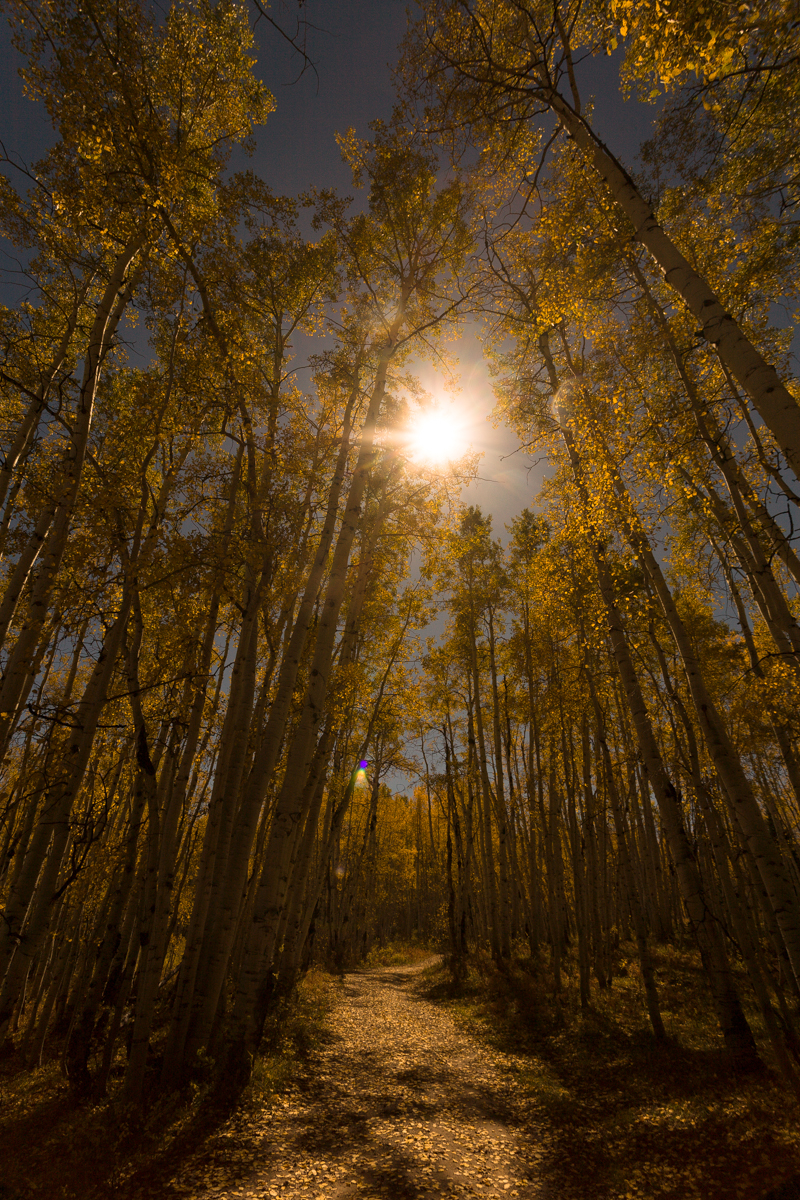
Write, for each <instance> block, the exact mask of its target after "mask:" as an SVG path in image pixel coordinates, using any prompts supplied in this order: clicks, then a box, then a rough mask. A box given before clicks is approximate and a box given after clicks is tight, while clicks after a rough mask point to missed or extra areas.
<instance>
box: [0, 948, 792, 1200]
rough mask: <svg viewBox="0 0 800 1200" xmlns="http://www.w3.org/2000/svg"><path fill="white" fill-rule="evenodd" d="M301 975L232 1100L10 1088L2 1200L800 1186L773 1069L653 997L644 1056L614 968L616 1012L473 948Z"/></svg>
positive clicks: (779, 1197)
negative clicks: (743, 1058) (39, 1098)
mask: <svg viewBox="0 0 800 1200" xmlns="http://www.w3.org/2000/svg"><path fill="white" fill-rule="evenodd" d="M679 965H680V964H676V963H673V964H672V970H673V973H675V972H677V969H678V966H679ZM685 965H686V964H684V966H685ZM313 976H314V978H313V981H312V984H311V990H310V994H311V995H312V1007H315V1010H316V1016H317V1018H319V1017H320V1013H321V1012H322V1010H323V1009H324V1013H323V1015H322V1017H321V1019H317V1020H316V1022H313V1021H312V1022H309V1021H308V1020H307V1016H308V1014H306V1020H305V1025H304V1023H303V1019H302V1018H301V1019H300V1021H299V1023H298V1024H297V1028H296V1029H295V1031H294V1041H293V1050H292V1053H291V1054H289V1055H287V1054H286V1052H285V1047H284V1050H283V1051H280V1050H279V1049H278V1050H277V1052H276V1053H275V1054H273V1055H267V1056H266V1057H265V1059H264V1060H263V1061H262V1062H261V1063H260V1064H259V1066H258V1068H257V1070H256V1072H255V1076H254V1080H253V1082H252V1084H251V1086H250V1088H249V1090H248V1093H247V1095H246V1096H245V1098H244V1100H243V1102H242V1103H241V1104H240V1106H239V1107H238V1108H237V1109H236V1110H235V1112H234V1113H233V1114H232V1115H230V1114H229V1115H227V1116H225V1117H221V1116H219V1114H217V1115H216V1116H215V1114H214V1112H213V1110H211V1109H208V1108H207V1107H206V1106H204V1105H202V1104H199V1103H197V1104H195V1105H194V1106H193V1107H190V1111H189V1112H188V1114H185V1115H184V1116H183V1117H180V1118H179V1119H176V1117H175V1114H174V1113H173V1114H172V1115H170V1113H169V1112H167V1111H166V1110H164V1109H154V1110H153V1111H152V1112H150V1113H149V1114H145V1116H144V1118H140V1119H139V1123H138V1124H137V1122H136V1121H133V1120H131V1121H128V1122H125V1121H122V1120H121V1119H120V1118H119V1110H115V1109H114V1108H113V1106H112V1105H106V1106H105V1108H103V1107H102V1106H98V1107H96V1108H89V1109H84V1110H83V1115H82V1118H81V1115H80V1114H77V1115H76V1113H75V1110H74V1106H73V1108H72V1110H69V1101H68V1097H67V1096H66V1095H63V1094H62V1095H61V1096H60V1098H59V1096H57V1095H55V1094H53V1095H51V1096H50V1099H49V1101H48V1102H47V1104H46V1105H45V1108H44V1109H42V1105H41V1104H40V1105H38V1106H37V1104H36V1103H34V1102H33V1101H29V1102H28V1104H27V1105H23V1106H22V1108H19V1106H18V1105H17V1108H15V1098H14V1095H13V1094H10V1093H8V1092H6V1095H4V1097H3V1110H4V1111H3V1113H2V1115H0V1163H2V1164H3V1168H2V1171H1V1172H0V1200H29V1198H30V1200H39V1198H40V1197H41V1198H42V1200H44V1198H45V1197H47V1200H72V1198H73V1197H78V1196H80V1197H81V1198H82V1200H95V1198H97V1200H105V1198H106V1197H108V1198H109V1200H110V1198H111V1197H114V1198H115V1200H117V1198H123V1197H124V1200H134V1198H136V1200H144V1198H145V1197H147V1198H148V1200H150V1198H157V1200H161V1198H163V1200H256V1198H257V1200H269V1198H272V1200H278V1198H280V1200H351V1198H352V1200H355V1198H356V1197H366V1198H370V1200H383V1198H386V1200H432V1198H434V1197H448V1196H450V1197H463V1198H465V1200H466V1198H467V1197H469V1198H477V1197H518V1198H519V1200H586V1198H590V1200H632V1198H637V1200H766V1198H767V1197H769V1200H795V1197H800V1187H798V1182H800V1174H798V1172H800V1122H798V1119H797V1111H796V1108H795V1107H794V1106H793V1105H792V1104H791V1103H790V1101H789V1099H788V1096H787V1095H786V1094H785V1093H784V1092H782V1090H781V1089H780V1088H779V1087H778V1085H777V1084H776V1081H775V1078H774V1076H772V1075H771V1074H769V1075H764V1076H756V1077H747V1078H745V1079H741V1078H738V1077H736V1076H734V1075H732V1074H731V1073H730V1072H729V1071H728V1070H727V1069H726V1068H725V1066H724V1064H723V1062H722V1059H721V1057H720V1054H719V1051H718V1050H717V1049H716V1048H709V1046H708V1045H706V1044H702V1042H703V1039H702V1037H700V1035H699V1034H696V1035H694V1042H695V1044H692V1042H693V1035H692V1033H691V1029H692V1026H691V1024H690V1023H688V1022H687V1021H684V1022H683V1026H682V1027H681V1028H679V1027H678V1026H679V1025H680V1020H679V1017H678V1015H677V1012H676V1013H675V1014H671V1013H670V1011H669V1010H668V1011H667V1012H665V1020H666V1021H667V1026H668V1030H669V1031H670V1033H673V1034H676V1035H679V1036H680V1041H681V1048H680V1049H679V1048H678V1047H677V1045H675V1044H671V1045H670V1046H668V1047H666V1048H663V1049H659V1048H658V1047H656V1046H655V1044H654V1042H653V1040H652V1038H651V1037H650V1036H649V1035H648V1034H647V1033H646V1031H644V1030H643V1029H642V1021H641V1003H640V1001H639V1002H638V1003H636V996H635V992H636V987H635V986H634V985H633V983H631V984H630V985H629V984H628V982H627V981H626V980H625V979H621V980H618V981H617V982H616V983H615V987H614V990H613V991H614V1001H613V1003H614V1009H613V1016H612V1015H611V1009H608V1010H604V1007H603V1003H601V1004H599V1005H598V1006H593V1009H592V1011H591V1013H590V1014H588V1015H587V1014H577V1013H576V1012H575V1011H574V1007H573V1009H572V1010H568V1009H567V1008H565V1009H562V1010H561V1011H559V1012H554V1011H553V1009H552V1006H551V1007H550V1008H549V1009H548V1008H547V1007H546V1006H544V1005H538V1006H537V1003H536V1001H537V996H536V987H537V984H536V982H535V980H534V979H533V978H532V977H531V976H530V974H528V973H526V972H524V971H521V970H516V971H514V970H512V972H510V973H509V974H508V975H506V976H505V977H504V978H501V977H499V976H498V975H497V973H496V972H494V971H493V969H492V968H491V966H490V964H488V963H484V964H483V965H482V966H481V964H480V963H478V964H477V966H473V968H472V969H471V971H470V974H469V976H468V978H467V979H466V980H465V981H464V982H463V983H461V984H458V985H454V984H453V983H452V981H451V979H450V977H449V973H448V972H446V971H445V970H444V968H443V967H442V966H441V963H440V960H438V959H427V960H423V961H421V962H417V963H415V964H413V965H396V966H379V967H377V968H372V969H368V970H367V969H365V970H360V971H353V972H351V973H349V974H346V975H344V976H343V977H342V978H339V979H337V978H335V977H331V976H327V975H324V974H323V973H322V972H314V973H313ZM676 977H677V976H676ZM679 982H681V981H679ZM682 982H683V983H685V980H684V981H682ZM678 991H679V992H680V993H681V994H682V995H687V994H688V993H687V992H686V988H685V986H682V987H680V988H678ZM308 994H309V993H307V995H306V1000H305V1003H306V1005H307V1006H308V1003H309V1002H308ZM665 1000H666V1005H669V1004H672V1005H673V1007H674V1008H675V1009H676V1010H677V1008H678V1004H677V1002H675V1001H673V1000H671V999H670V995H669V990H668V988H665ZM628 1002H630V1008H631V1023H629V1024H626V1020H625V1018H624V1013H625V1008H626V1004H627V1003H628ZM690 1003H691V998H690ZM673 1017H674V1019H673ZM312 1026H313V1028H312ZM671 1026H672V1028H671ZM304 1028H305V1029H306V1030H307V1031H308V1030H309V1029H310V1030H311V1032H310V1033H308V1034H307V1038H306V1044H305V1045H303V1044H302V1043H303V1038H302V1036H300V1035H302V1030H303V1029H304ZM12 1091H13V1089H12ZM9 1098H10V1100H11V1101H12V1103H11V1105H10V1107H9V1104H8V1099H9ZM17 1101H18V1098H17ZM115 1114H116V1115H115ZM115 1121H116V1122H117V1124H116V1126H115V1125H114V1122H115ZM162 1126H163V1128H164V1129H167V1128H169V1130H170V1133H169V1136H168V1137H164V1136H160V1137H159V1128H160V1127H162ZM115 1135H116V1137H115ZM115 1141H116V1144H115V1145H112V1143H114V1142H115Z"/></svg>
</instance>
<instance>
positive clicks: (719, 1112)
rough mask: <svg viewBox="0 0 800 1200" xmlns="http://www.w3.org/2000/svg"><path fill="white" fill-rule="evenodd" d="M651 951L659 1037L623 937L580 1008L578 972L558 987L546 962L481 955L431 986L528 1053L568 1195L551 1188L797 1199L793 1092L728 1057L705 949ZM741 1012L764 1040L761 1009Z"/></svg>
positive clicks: (495, 1044) (798, 1148)
mask: <svg viewBox="0 0 800 1200" xmlns="http://www.w3.org/2000/svg"><path fill="white" fill-rule="evenodd" d="M653 957H654V960H655V969H656V973H657V976H658V981H659V988H660V992H661V995H662V997H663V1010H662V1012H663V1016H664V1023H665V1026H666V1030H667V1035H668V1039H669V1040H668V1042H667V1043H666V1044H664V1045H659V1044H658V1043H657V1042H656V1041H655V1039H654V1038H653V1036H652V1033H651V1031H650V1030H649V1029H648V1028H647V1024H646V1019H645V1016H644V1014H645V1009H644V999H643V995H642V985H641V978H640V975H639V972H638V970H637V969H636V967H635V963H634V959H635V947H634V946H633V945H632V944H626V943H624V942H623V943H622V944H621V945H620V947H619V949H618V952H617V961H616V964H615V973H616V977H615V978H614V980H613V984H612V986H611V987H609V988H606V989H604V990H602V991H595V992H594V993H593V995H592V1003H591V1004H590V1006H589V1007H588V1008H587V1009H585V1010H584V1011H581V1008H580V1002H579V985H578V978H577V971H575V970H573V971H567V972H565V973H564V975H563V976H562V990H561V992H560V994H559V995H557V996H555V995H554V993H553V980H552V975H551V974H550V973H549V971H548V970H547V968H546V967H545V966H542V965H539V966H538V967H537V966H535V965H534V964H533V963H532V961H531V960H530V959H525V960H515V961H514V962H513V963H512V964H510V965H509V966H508V967H506V968H505V969H504V970H502V971H500V970H498V969H497V967H496V965H495V964H494V963H493V962H492V960H491V958H490V957H489V956H488V955H481V954H477V955H474V956H472V957H471V959H470V960H469V963H468V966H467V967H466V971H465V974H464V975H463V976H462V978H460V979H454V978H453V975H452V973H451V971H450V970H449V969H448V968H447V967H446V966H444V965H442V966H440V967H437V968H434V969H431V970H429V971H428V972H426V990H425V995H426V997H427V998H428V999H430V1000H432V1001H433V1002H434V1003H436V1004H438V1005H442V1006H443V1007H444V1008H445V1009H446V1010H447V1011H448V1012H449V1013H451V1014H452V1016H453V1017H454V1018H455V1020H456V1021H457V1023H458V1024H459V1025H460V1026H461V1027H462V1028H464V1029H466V1030H469V1031H470V1033H471V1034H473V1035H474V1036H476V1037H477V1038H478V1039H479V1040H481V1041H482V1042H484V1043H485V1044H486V1045H487V1046H488V1047H491V1048H492V1049H494V1050H498V1051H501V1052H503V1053H508V1054H512V1055H514V1056H517V1057H518V1058H519V1057H521V1058H522V1059H524V1060H526V1065H524V1066H523V1067H521V1068H520V1074H521V1079H522V1083H523V1086H524V1088H525V1090H526V1091H527V1092H528V1093H529V1094H530V1096H531V1098H532V1100H533V1103H534V1105H535V1107H536V1109H537V1110H539V1111H540V1113H541V1115H546V1116H547V1117H548V1118H549V1121H550V1124H551V1128H552V1129H553V1130H554V1131H555V1133H556V1139H557V1146H556V1149H555V1150H554V1153H553V1155H552V1158H551V1161H550V1163H549V1164H548V1171H549V1173H550V1174H551V1176H552V1178H553V1181H554V1182H555V1181H556V1180H557V1181H558V1188H561V1189H563V1192H562V1191H560V1190H558V1188H557V1189H556V1191H555V1192H554V1193H553V1194H555V1195H561V1194H569V1195H572V1194H580V1191H578V1192H577V1193H576V1192H575V1189H576V1188H578V1189H579V1188H580V1180H581V1179H583V1180H595V1181H597V1180H600V1179H602V1180H605V1182H606V1185H607V1186H608V1187H609V1188H612V1189H613V1190H614V1194H620V1195H623V1196H625V1195H629V1196H634V1195H635V1196H651V1195H659V1196H661V1195H675V1196H703V1197H708V1196H711V1195H714V1196H725V1195H729V1196H731V1197H734V1196H738V1197H746V1198H747V1200H750V1198H753V1200H767V1198H769V1200H773V1198H774V1200H793V1198H794V1197H795V1196H800V1173H799V1172H800V1128H798V1122H797V1113H796V1108H795V1106H794V1104H793V1103H792V1101H791V1099H790V1097H789V1096H788V1095H787V1094H786V1092H785V1091H784V1089H782V1088H781V1086H780V1083H779V1081H778V1080H777V1079H776V1077H775V1074H774V1072H773V1071H764V1072H762V1073H759V1072H756V1073H750V1074H742V1073H741V1072H738V1071H736V1070H735V1069H733V1068H732V1067H731V1066H730V1064H729V1062H728V1060H726V1057H725V1055H724V1051H723V1050H722V1047H721V1045H720V1039H719V1033H718V1030H717V1029H716V1027H715V1023H714V1020H713V1014H712V1012H711V1011H710V1007H709V1003H708V998H707V995H706V991H707V988H706V985H705V982H704V978H703V974H702V968H701V966H700V963H699V961H698V958H697V955H696V954H694V953H692V952H690V951H681V950H677V949H676V948H675V947H673V946H656V947H654V953H653ZM747 1015H748V1020H750V1021H751V1023H752V1026H753V1029H754V1031H755V1032H756V1034H757V1036H758V1039H759V1042H761V1041H762V1038H761V1036H759V1035H760V1033H761V1031H760V1030H759V1021H758V1016H757V1014H756V1012H755V1011H752V1012H751V1011H750V1010H748V1013H747ZM586 1186H587V1187H588V1186H589V1185H588V1183H587V1184H586ZM617 1189H619V1190H618V1191H617ZM585 1194H586V1195H589V1192H588V1191H586V1192H585Z"/></svg>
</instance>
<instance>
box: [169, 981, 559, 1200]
mask: <svg viewBox="0 0 800 1200" xmlns="http://www.w3.org/2000/svg"><path fill="white" fill-rule="evenodd" d="M428 965H430V964H429V963H421V964H419V965H418V966H415V967H391V968H382V969H378V970H373V971H361V972H354V973H353V974H350V975H347V976H345V979H344V987H343V993H342V994H341V998H340V1000H339V1001H338V1003H337V1005H336V1008H335V1009H334V1012H333V1013H332V1016H331V1021H330V1025H331V1029H332V1031H333V1037H332V1039H331V1041H330V1042H329V1044H327V1045H325V1046H324V1047H322V1048H321V1049H319V1050H317V1051H315V1052H314V1054H313V1055H312V1057H311V1059H310V1061H309V1063H308V1065H307V1067H306V1070H305V1073H304V1076H303V1077H301V1079H300V1087H299V1090H298V1091H297V1092H296V1093H292V1094H291V1095H290V1097H289V1098H284V1100H283V1101H279V1102H278V1104H277V1105H276V1106H274V1107H272V1108H271V1110H270V1111H265V1112H264V1113H263V1114H259V1113H253V1112H252V1111H250V1112H249V1113H248V1114H247V1115H246V1116H245V1115H244V1114H243V1115H242V1116H241V1117H239V1118H236V1119H234V1120H233V1121H232V1122H231V1123H230V1124H229V1125H228V1126H226V1128H225V1129H224V1130H223V1131H222V1132H221V1133H220V1134H218V1135H217V1136H216V1137H215V1138H214V1140H213V1142H212V1144H211V1145H209V1146H208V1147H207V1148H206V1149H205V1150H204V1152H203V1153H202V1155H201V1156H200V1157H199V1158H197V1159H195V1160H194V1161H193V1162H192V1163H191V1164H190V1166H189V1167H188V1168H186V1169H184V1170H183V1171H182V1172H181V1174H180V1176H179V1177H178V1178H176V1179H174V1180H172V1181H170V1183H171V1187H170V1192H171V1194H172V1195H173V1196H191V1197H192V1198H193V1200H206V1198H208V1200H210V1198H211V1197H219V1198H222V1197H230V1198H231V1200H233V1198H234V1197H259V1198H266V1197H281V1198H283V1200H287V1198H288V1200H293V1198H294V1197H297V1198H298V1200H306V1198H312V1197H313V1198H314V1200H317V1198H319V1200H322V1198H325V1200H346V1198H347V1197H374V1198H375V1200H378V1198H379V1197H387V1198H388V1197H391V1198H392V1200H412V1198H413V1200H417V1198H420V1200H421V1198H422V1197H433V1196H459V1197H461V1196H463V1197H478V1196H480V1197H520V1198H521V1200H534V1198H536V1200H549V1196H550V1193H549V1190H548V1189H547V1188H546V1187H545V1185H544V1184H543V1183H541V1182H540V1181H539V1178H538V1172H537V1161H539V1160H540V1159H541V1157H542V1156H543V1155H545V1154H546V1153H547V1141H548V1138H547V1134H546V1132H545V1131H544V1129H537V1128H536V1127H535V1121H534V1122H532V1120H531V1113H530V1109H529V1105H528V1104H527V1103H526V1101H525V1096H524V1093H523V1091H522V1089H521V1088H520V1085H519V1084H518V1082H517V1077H516V1072H515V1070H514V1068H515V1065H516V1060H514V1059H513V1058H512V1056H510V1055H502V1054H498V1053H497V1052H489V1051H487V1048H486V1047H485V1046H483V1045H480V1044H479V1043H478V1042H477V1041H475V1040H474V1039H473V1038H472V1037H470V1036H469V1035H468V1034H466V1033H464V1032H463V1031H461V1030H459V1029H458V1028H457V1026H456V1025H455V1023H454V1022H453V1020H452V1018H451V1017H450V1016H449V1015H448V1014H447V1013H446V1012H443V1011H442V1010H441V1009H440V1008H437V1007H436V1006H435V1005H433V1004H431V1003H430V1002H429V1001H427V1000H426V999H425V998H424V996H423V995H422V989H421V987H420V980H419V975H420V972H421V971H422V970H423V969H424V967H425V966H428ZM526 1110H527V1111H526Z"/></svg>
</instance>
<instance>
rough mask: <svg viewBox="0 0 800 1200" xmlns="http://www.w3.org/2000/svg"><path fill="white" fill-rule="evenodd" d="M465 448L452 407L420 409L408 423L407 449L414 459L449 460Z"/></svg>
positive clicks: (420, 460) (460, 429) (457, 455)
mask: <svg viewBox="0 0 800 1200" xmlns="http://www.w3.org/2000/svg"><path fill="white" fill-rule="evenodd" d="M466 450H467V443H466V439H465V437H464V431H463V427H462V425H461V423H460V421H459V420H458V418H457V416H456V414H455V413H454V412H452V411H451V412H447V411H445V410H444V409H435V410H434V411H433V412H424V413H420V414H419V415H418V417H417V418H416V420H415V421H414V423H413V424H412V425H411V428H410V431H409V439H408V453H409V455H410V457H411V458H413V459H415V460H416V461H417V462H429V463H444V462H452V460H453V459H456V458H461V456H462V455H463V454H465V453H466Z"/></svg>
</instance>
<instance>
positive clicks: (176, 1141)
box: [0, 947, 398, 1200]
mask: <svg viewBox="0 0 800 1200" xmlns="http://www.w3.org/2000/svg"><path fill="white" fill-rule="evenodd" d="M394 949H395V952H396V953H397V952H398V950H397V947H395V948H394ZM334 998H335V978H334V976H331V975H329V974H328V973H327V972H325V971H323V970H321V969H318V968H312V969H311V970H310V971H308V972H307V973H306V975H305V976H304V977H303V979H302V981H301V982H300V984H299V985H298V987H297V989H296V991H295V993H294V995H293V997H292V999H291V1001H290V1002H286V1003H285V1004H283V1005H282V1006H280V1007H279V1008H276V1009H275V1011H274V1013H273V1014H272V1016H271V1018H270V1021H269V1022H268V1024H267V1027H266V1028H265V1031H264V1040H263V1043H262V1051H261V1053H260V1055H259V1056H258V1058H257V1059H256V1062H255V1064H254V1068H253V1072H252V1075H251V1078H250V1082H249V1084H248V1086H247V1087H246V1089H245V1090H244V1092H243V1093H242V1094H241V1095H240V1096H238V1097H237V1098H236V1099H232V1098H231V1097H230V1095H224V1094H222V1093H220V1091H219V1090H218V1089H217V1088H216V1087H215V1086H214V1082H213V1063H211V1062H209V1063H208V1064H207V1068H208V1069H207V1071H206V1073H205V1078H204V1077H203V1072H202V1070H199V1071H198V1072H197V1074H196V1077H195V1079H194V1080H193V1081H192V1083H191V1084H190V1085H189V1086H188V1087H187V1088H186V1089H185V1090H184V1091H182V1092H179V1093H173V1094H171V1095H167V1096H163V1095H160V1096H157V1097H155V1098H153V1097H150V1098H149V1100H148V1102H147V1103H146V1104H145V1105H144V1107H143V1108H142V1109H141V1110H137V1109H136V1108H135V1107H134V1106H132V1105H130V1104H127V1103H126V1102H125V1100H124V1097H123V1084H122V1076H123V1073H124V1069H125V1068H124V1062H125V1055H124V1051H120V1053H119V1055H118V1059H119V1061H118V1062H117V1063H116V1065H115V1070H114V1071H113V1072H112V1076H111V1081H110V1084H109V1088H108V1095H107V1096H106V1097H104V1098H103V1099H102V1100H100V1101H97V1102H95V1101H90V1100H87V1101H85V1102H84V1103H82V1104H77V1103H76V1101H75V1096H74V1092H73V1091H72V1089H71V1088H70V1086H69V1083H68V1081H67V1079H66V1077H65V1076H64V1073H63V1071H62V1070H61V1067H60V1064H59V1060H58V1057H57V1056H54V1057H52V1058H50V1059H49V1060H48V1061H47V1062H46V1063H45V1064H44V1065H43V1066H41V1067H40V1068H39V1069H38V1070H36V1071H34V1072H29V1071H27V1070H25V1069H24V1068H21V1067H20V1064H19V1063H18V1062H17V1061H16V1060H15V1059H14V1058H11V1057H6V1059H5V1060H4V1061H3V1062H2V1063H0V1162H2V1164H3V1178H2V1180H0V1200H39V1198H40V1197H42V1198H44V1197H47V1200H73V1198H75V1200H77V1198H78V1197H80V1198H81V1200H106V1198H107V1197H109V1196H114V1197H126V1196H139V1195H148V1194H149V1195H153V1196H157V1195H159V1193H160V1190H161V1186H162V1184H163V1180H164V1178H165V1177H166V1176H167V1175H168V1173H169V1172H170V1171H173V1172H174V1171H175V1170H177V1169H178V1168H179V1166H180V1164H181V1163H182V1162H183V1161H184V1160H186V1159H187V1158H190V1157H191V1156H192V1155H193V1154H195V1153H196V1152H197V1151H198V1149H199V1148H200V1147H202V1146H203V1145H204V1144H205V1142H206V1141H207V1140H208V1139H209V1138H210V1137H212V1136H213V1135H214V1133H215V1132H216V1131H217V1130H219V1129H220V1128H221V1127H222V1126H223V1125H224V1124H225V1122H226V1121H227V1120H228V1119H229V1118H230V1117H231V1114H232V1113H237V1114H238V1115H239V1116H242V1115H246V1114H247V1113H248V1112H249V1111H251V1110H261V1109H263V1108H264V1107H269V1106H270V1105H271V1104H272V1103H274V1101H275V1099H276V1097H279V1096H281V1095H282V1094H283V1093H284V1092H285V1091H286V1089H287V1088H289V1087H291V1085H292V1082H293V1080H294V1079H295V1077H296V1075H297V1067H298V1063H299V1062H302V1061H304V1060H306V1059H307V1058H308V1056H309V1054H310V1053H311V1051H312V1050H313V1049H314V1048H315V1047H317V1046H318V1045H319V1044H320V1043H321V1042H322V1041H323V1040H324V1038H325V1037H326V1036H327V1022H328V1018H329V1014H330V1012H331V1009H332V1006H333V1002H334ZM161 1040H163V1031H162V1039H161ZM159 1048H160V1047H159V1042H158V1041H156V1042H154V1051H155V1053H154V1055H153V1061H152V1063H151V1077H152V1075H153V1072H154V1070H155V1066H156V1065H157V1061H158V1049H159Z"/></svg>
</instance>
